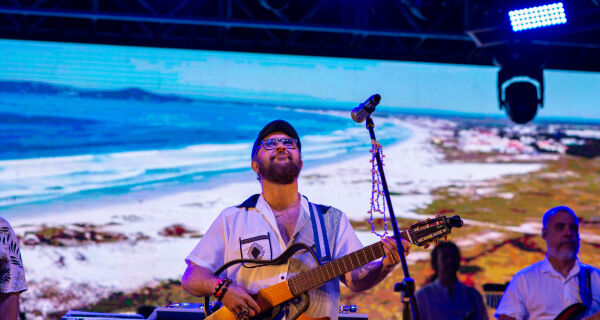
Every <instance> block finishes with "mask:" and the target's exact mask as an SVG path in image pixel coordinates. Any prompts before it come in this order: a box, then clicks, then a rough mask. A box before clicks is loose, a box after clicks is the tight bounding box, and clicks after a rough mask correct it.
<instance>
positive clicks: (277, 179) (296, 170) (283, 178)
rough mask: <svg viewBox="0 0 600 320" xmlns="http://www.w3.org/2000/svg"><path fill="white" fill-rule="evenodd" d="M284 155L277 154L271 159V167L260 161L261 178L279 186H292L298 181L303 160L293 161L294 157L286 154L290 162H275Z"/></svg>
mask: <svg viewBox="0 0 600 320" xmlns="http://www.w3.org/2000/svg"><path fill="white" fill-rule="evenodd" d="M281 154H283V153H281V152H280V153H277V154H275V155H274V156H272V157H271V159H270V160H271V163H270V165H268V164H266V163H263V162H262V161H260V160H258V161H257V162H258V170H259V172H260V176H261V177H262V178H263V179H265V180H268V181H271V182H273V183H277V184H290V183H293V182H294V181H296V179H297V178H298V175H299V174H300V169H301V168H302V160H300V159H295V160H294V159H292V157H291V156H290V155H289V154H287V153H285V155H286V156H287V157H288V159H289V161H287V162H286V163H280V162H278V161H275V159H276V158H277V157H279V156H280V155H281Z"/></svg>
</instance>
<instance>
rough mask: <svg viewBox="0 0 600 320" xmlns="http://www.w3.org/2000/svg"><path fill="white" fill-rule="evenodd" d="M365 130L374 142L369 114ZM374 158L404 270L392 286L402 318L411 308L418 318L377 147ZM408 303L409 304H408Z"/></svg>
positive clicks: (408, 315)
mask: <svg viewBox="0 0 600 320" xmlns="http://www.w3.org/2000/svg"><path fill="white" fill-rule="evenodd" d="M366 127H367V130H369V134H370V135H371V142H376V141H377V140H376V139H375V131H374V128H375V124H374V123H373V119H371V116H367V122H366ZM375 150H376V152H375V158H376V159H377V168H378V169H379V175H380V176H381V184H382V185H383V191H384V193H385V200H386V201H387V205H388V209H389V210H390V220H391V221H392V228H393V230H394V238H395V239H396V244H397V249H398V255H399V256H400V261H401V262H402V271H403V272H404V279H403V280H402V282H401V283H396V285H395V286H394V291H395V292H401V293H402V296H401V300H402V306H403V308H402V315H403V317H402V318H403V319H404V320H410V319H411V318H410V315H411V313H410V312H409V307H410V310H412V319H414V320H420V319H421V317H420V316H419V309H418V308H417V301H416V299H415V280H414V279H412V278H411V277H410V274H409V272H408V264H407V263H406V258H405V257H404V247H403V246H402V239H401V238H400V231H399V230H398V223H397V222H396V216H395V215H394V207H392V199H391V198H390V192H389V190H388V186H387V181H386V180H385V173H384V172H383V163H382V162H381V156H380V155H379V149H377V148H375ZM409 305H410V306H409Z"/></svg>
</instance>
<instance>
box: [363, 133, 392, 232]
mask: <svg viewBox="0 0 600 320" xmlns="http://www.w3.org/2000/svg"><path fill="white" fill-rule="evenodd" d="M369 152H370V153H371V160H370V161H369V162H371V180H372V187H371V190H372V191H371V210H369V211H367V214H369V216H370V218H369V223H370V224H371V232H372V233H374V234H376V235H377V236H379V237H381V238H383V237H385V236H387V234H388V225H387V216H386V214H385V196H384V193H383V188H382V184H381V175H380V173H379V169H378V168H377V159H376V154H377V152H379V156H380V158H381V162H382V165H383V158H384V157H385V155H384V154H383V146H382V145H381V144H379V142H377V141H375V140H371V150H369ZM374 213H375V214H381V215H383V233H378V232H377V231H376V230H375V221H374V220H373V214H374Z"/></svg>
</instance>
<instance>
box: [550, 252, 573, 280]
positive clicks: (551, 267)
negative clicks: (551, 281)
mask: <svg viewBox="0 0 600 320" xmlns="http://www.w3.org/2000/svg"><path fill="white" fill-rule="evenodd" d="M541 271H542V274H544V273H550V274H552V275H555V276H560V277H561V278H564V279H565V280H567V279H570V278H572V277H575V276H576V275H577V274H578V273H579V259H578V258H575V264H573V268H571V270H570V271H569V274H567V276H566V277H563V275H562V274H560V272H558V271H556V269H554V267H553V266H552V264H551V263H550V260H548V256H547V255H546V257H544V260H542V266H541Z"/></svg>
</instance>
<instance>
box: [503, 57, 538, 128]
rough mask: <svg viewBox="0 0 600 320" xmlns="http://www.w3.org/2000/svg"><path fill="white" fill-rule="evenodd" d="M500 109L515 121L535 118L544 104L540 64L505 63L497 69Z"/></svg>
mask: <svg viewBox="0 0 600 320" xmlns="http://www.w3.org/2000/svg"><path fill="white" fill-rule="evenodd" d="M498 102H499V105H500V109H504V110H505V111H506V115H508V117H509V118H510V119H511V120H512V121H513V122H515V123H518V124H525V123H528V122H529V121H531V120H533V118H535V115H536V114H537V110H538V107H539V108H542V107H543V105H544V76H543V68H542V67H541V66H534V65H530V66H526V65H525V66H524V65H520V64H518V65H512V64H505V65H503V66H502V67H501V68H500V71H498Z"/></svg>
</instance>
